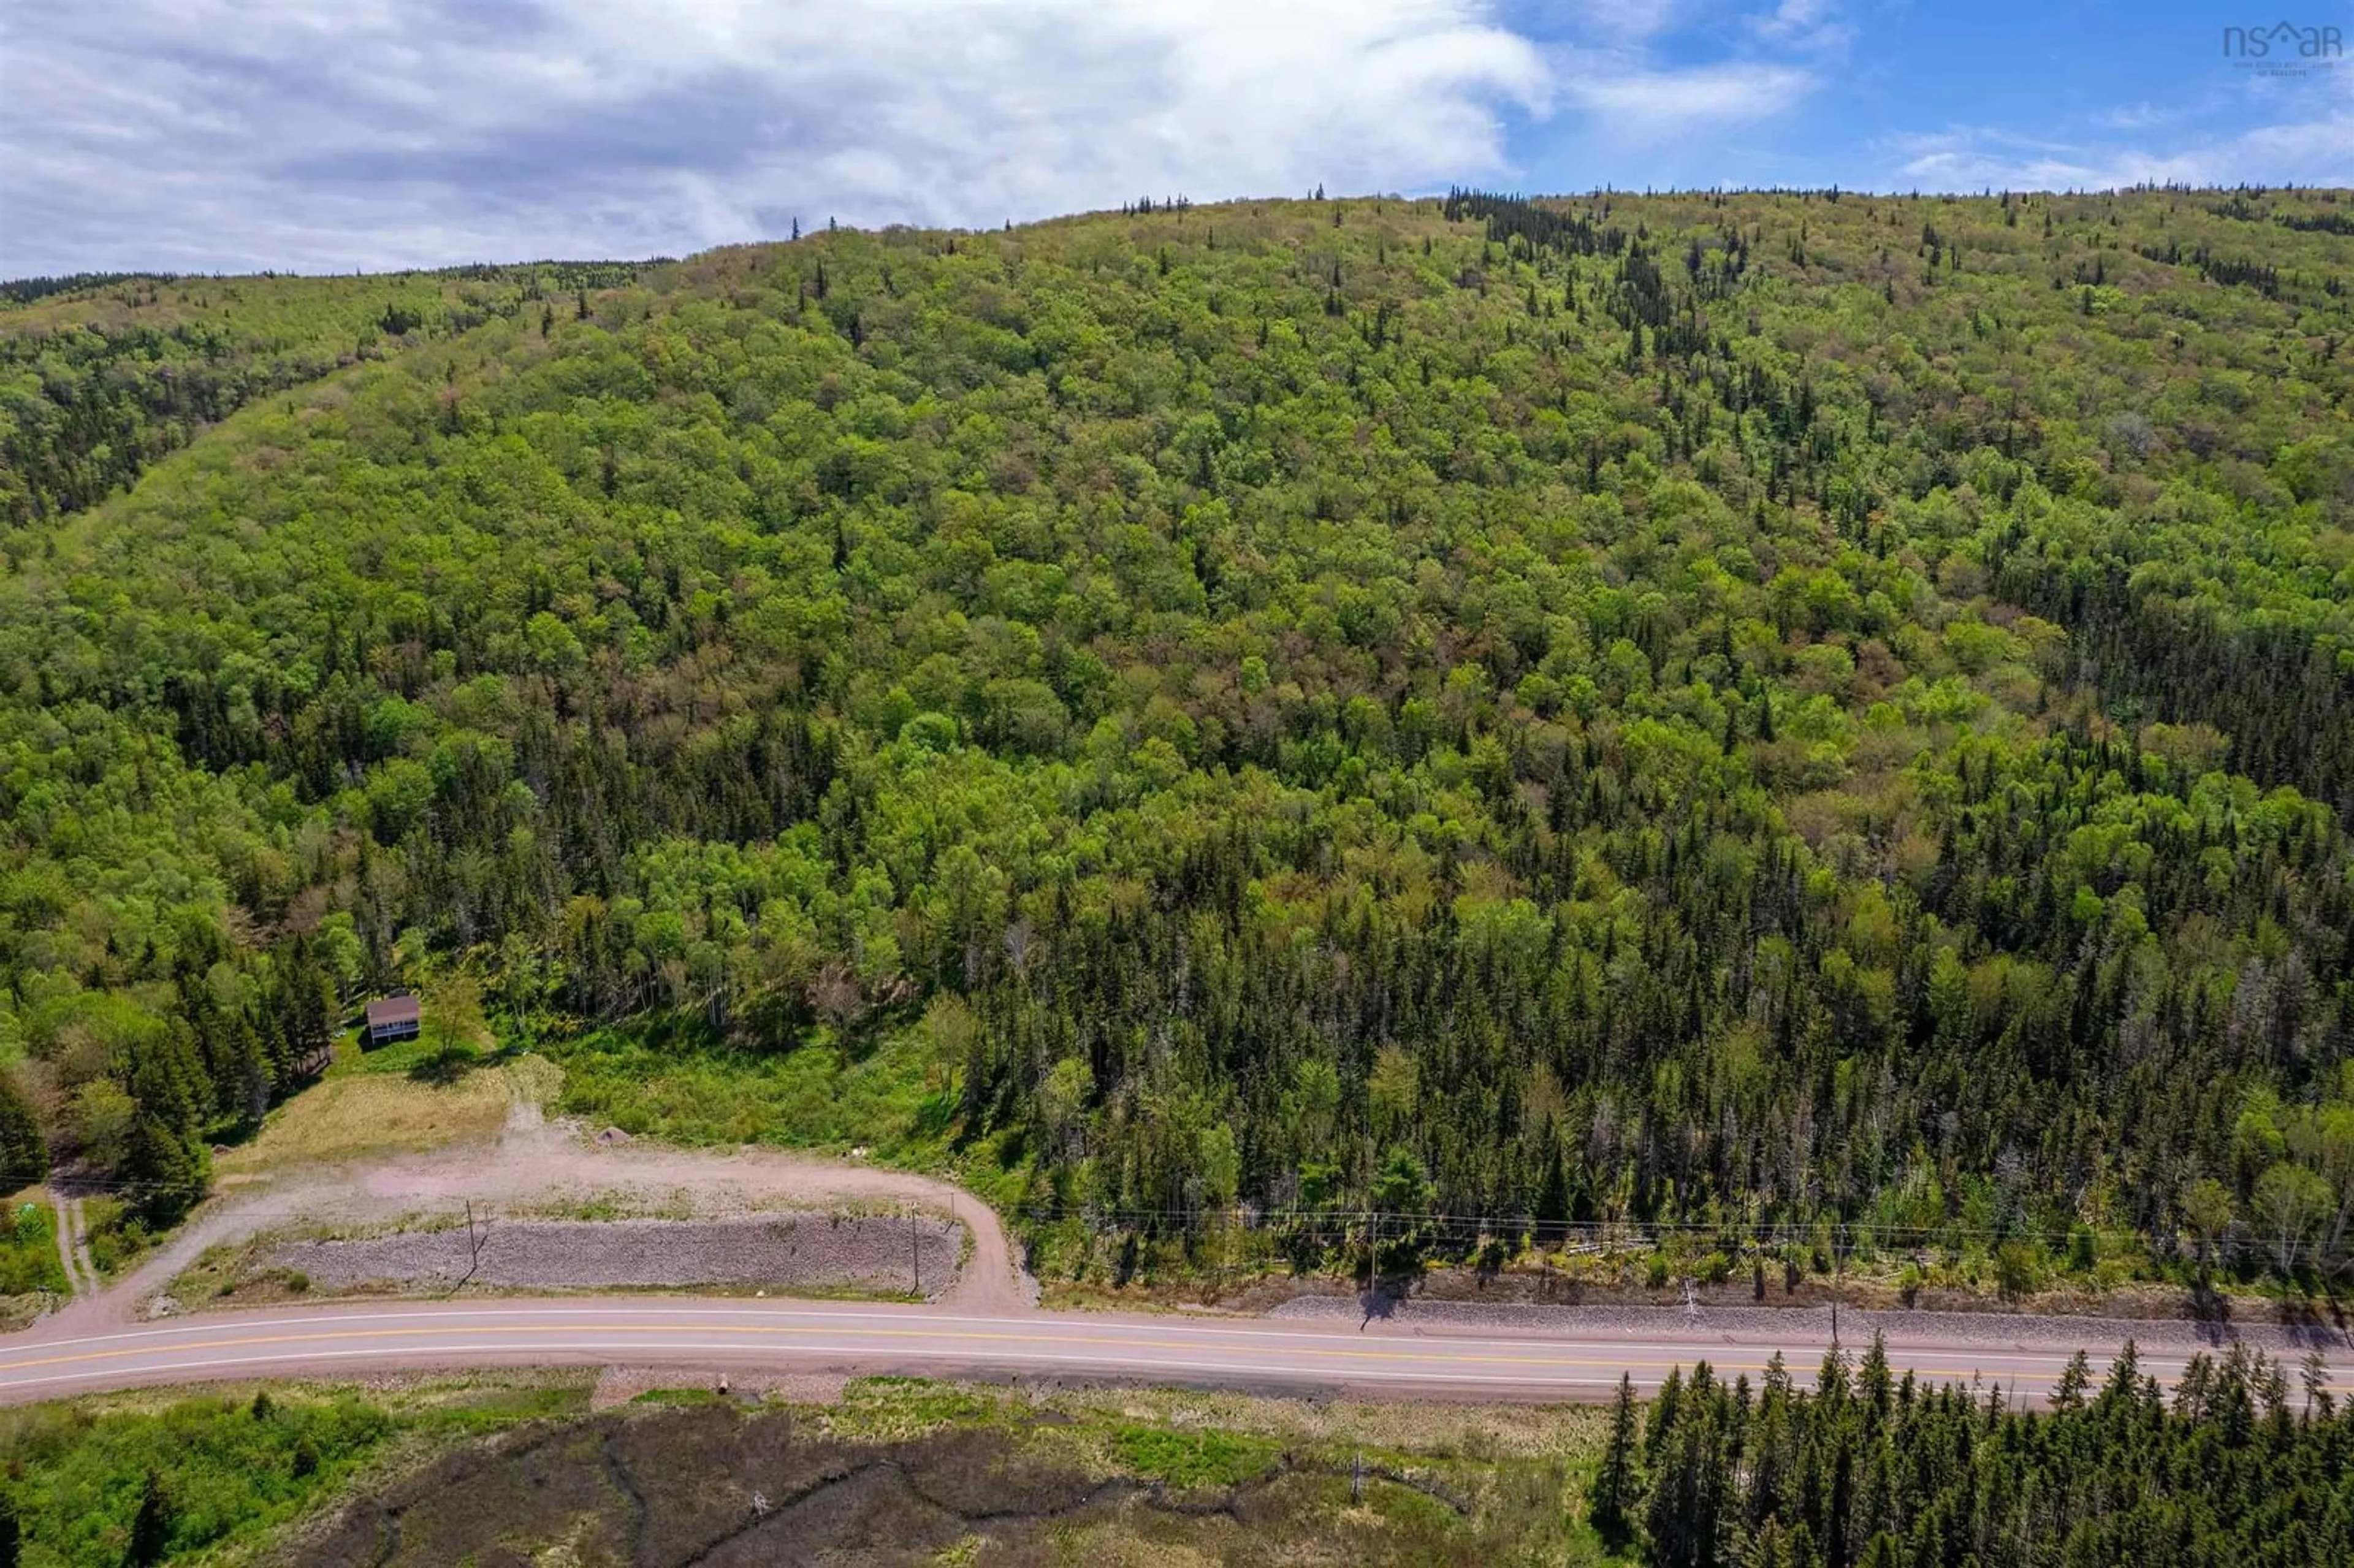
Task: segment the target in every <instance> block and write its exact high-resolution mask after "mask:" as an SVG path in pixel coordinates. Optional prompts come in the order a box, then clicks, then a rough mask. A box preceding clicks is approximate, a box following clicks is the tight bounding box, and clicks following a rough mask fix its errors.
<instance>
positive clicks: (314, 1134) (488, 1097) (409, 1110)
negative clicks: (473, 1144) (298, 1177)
mask: <svg viewBox="0 0 2354 1568" xmlns="http://www.w3.org/2000/svg"><path fill="white" fill-rule="evenodd" d="M515 1094H516V1084H515V1081H514V1068H512V1067H501V1066H490V1067H484V1068H482V1069H479V1070H477V1071H474V1072H471V1073H466V1074H463V1075H460V1076H459V1077H457V1078H456V1079H455V1080H454V1081H451V1082H449V1083H446V1084H432V1083H427V1082H423V1081H420V1080H419V1079H416V1078H412V1077H410V1076H408V1074H407V1072H406V1071H405V1070H404V1069H403V1068H402V1067H401V1066H400V1065H398V1064H397V1063H391V1062H386V1063H381V1064H379V1063H378V1062H376V1061H375V1060H374V1059H370V1060H368V1061H366V1062H365V1063H355V1064H353V1065H349V1066H348V1067H346V1066H344V1065H341V1064H339V1065H338V1068H337V1070H335V1071H334V1072H331V1073H330V1074H329V1075H328V1076H327V1077H326V1079H325V1080H324V1081H323V1082H322V1083H320V1084H317V1085H315V1086H313V1087H311V1088H309V1089H306V1090H304V1091H303V1092H302V1093H301V1094H299V1095H296V1096H295V1097H292V1099H290V1100H288V1101H287V1102H286V1103H285V1104H284V1105H282V1106H280V1107H278V1108H277V1109H275V1110H273V1111H271V1112H270V1116H269V1118H268V1120H266V1121H265V1122H264V1123H263V1124H262V1128H261V1130H260V1132H258V1133H256V1134H255V1135H254V1136H253V1137H252V1138H251V1139H249V1140H248V1141H246V1142H244V1143H241V1144H239V1145H237V1146H236V1147H234V1148H231V1149H228V1150H224V1151H223V1152H222V1153H221V1154H220V1155H219V1156H218V1157H217V1158H216V1159H215V1160H214V1162H213V1170H214V1174H215V1176H216V1178H217V1181H219V1183H220V1184H221V1185H222V1186H224V1187H235V1186H237V1185H239V1184H240V1183H244V1182H249V1181H261V1180H265V1179H267V1178H270V1177H273V1176H278V1175H282V1174H285V1173H287V1172H288V1171H295V1170H300V1169H302V1168H305V1167H310V1166H316V1165H333V1164H337V1163H341V1162H345V1161H349V1160H366V1159H373V1158H378V1157H381V1156H384V1155H387V1154H399V1153H408V1152H412V1151H414V1150H425V1149H437V1148H440V1147H441V1146H443V1145H446V1144H451V1143H457V1142H461V1141H462V1140H465V1139H476V1138H490V1137H494V1136H496V1134H497V1133H498V1131H499V1129H500V1128H502V1127H504V1126H505V1125H506V1119H507V1107H508V1106H509V1104H510V1103H511V1102H512V1101H513V1100H514V1097H515Z"/></svg>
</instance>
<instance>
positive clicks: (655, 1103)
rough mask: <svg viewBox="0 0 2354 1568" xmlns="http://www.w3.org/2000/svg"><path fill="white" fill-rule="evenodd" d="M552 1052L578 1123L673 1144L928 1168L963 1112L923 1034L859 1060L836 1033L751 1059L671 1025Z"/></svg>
mask: <svg viewBox="0 0 2354 1568" xmlns="http://www.w3.org/2000/svg"><path fill="white" fill-rule="evenodd" d="M546 1049H547V1050H548V1053H549V1054H550V1055H551V1056H552V1057H553V1058H554V1059H555V1060H556V1061H557V1063H558V1064H559V1065H561V1066H562V1067H563V1069H564V1075H565V1077H564V1090H563V1094H562V1097H561V1098H560V1100H559V1101H558V1105H559V1107H560V1108H561V1109H563V1110H564V1111H565V1112H566V1113H567V1114H569V1115H575V1116H580V1117H583V1118H588V1119H589V1120H591V1121H595V1122H599V1123H604V1124H607V1125H610V1126H613V1127H618V1128H620V1129H621V1130H622V1131H624V1132H627V1133H630V1134H631V1135H632V1136H648V1135H651V1136H652V1137H657V1138H663V1139H669V1140H671V1141H672V1142H673V1143H684V1144H726V1143H766V1144H773V1145H777V1146H780V1147H784V1148H792V1149H818V1150H837V1151H839V1150H846V1149H850V1148H853V1147H865V1148H867V1149H869V1150H871V1151H872V1152H873V1154H874V1155H875V1157H876V1158H877V1159H882V1160H892V1161H895V1162H903V1163H904V1162H908V1161H911V1160H913V1161H917V1162H921V1161H923V1160H927V1159H930V1160H937V1159H938V1158H939V1157H940V1156H941V1154H942V1153H943V1151H944V1150H945V1148H946V1140H947V1136H948V1132H949V1122H950V1120H951V1118H952V1116H953V1113H954V1110H955V1101H954V1098H953V1097H952V1096H950V1095H949V1091H948V1090H947V1089H946V1088H945V1086H943V1085H942V1084H941V1083H940V1082H939V1081H938V1074H937V1072H936V1071H935V1067H936V1064H935V1063H934V1062H933V1060H932V1052H931V1048H930V1046H929V1045H928V1043H927V1042H926V1040H925V1039H924V1037H923V1035H922V1033H921V1032H920V1031H913V1030H911V1031H903V1032H901V1033H896V1034H893V1035H890V1036H887V1037H886V1038H885V1039H884V1040H882V1041H881V1042H880V1043H878V1044H875V1045H874V1046H873V1047H872V1048H870V1049H864V1050H862V1051H858V1052H855V1053H853V1052H846V1051H844V1050H843V1049H842V1047H841V1046H840V1045H838V1044H835V1043H834V1042H833V1040H832V1037H831V1036H830V1035H829V1034H828V1033H826V1032H824V1031H818V1032H816V1033H815V1034H814V1036H813V1037H812V1038H811V1040H810V1041H808V1042H807V1043H805V1044H801V1045H799V1046H797V1047H795V1048H794V1049H792V1050H790V1051H774V1052H751V1051H737V1050H731V1049H728V1048H726V1047H724V1046H719V1045H714V1044H706V1043H698V1041H697V1040H696V1039H695V1037H694V1036H693V1035H692V1034H684V1033H673V1032H671V1031H668V1030H664V1029H662V1028H659V1027H649V1028H646V1029H640V1030H600V1031H597V1032H594V1033H588V1034H585V1035H582V1036H580V1037H579V1038H578V1039H574V1040H569V1041H564V1042H559V1043H551V1044H549V1045H548V1046H547V1047H546Z"/></svg>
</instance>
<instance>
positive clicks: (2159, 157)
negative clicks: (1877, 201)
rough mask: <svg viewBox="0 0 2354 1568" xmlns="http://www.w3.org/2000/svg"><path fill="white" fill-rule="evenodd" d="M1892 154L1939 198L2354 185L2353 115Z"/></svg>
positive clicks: (1936, 138) (1946, 142)
mask: <svg viewBox="0 0 2354 1568" xmlns="http://www.w3.org/2000/svg"><path fill="white" fill-rule="evenodd" d="M1891 146H1892V149H1893V151H1894V152H1895V153H1896V154H1897V155H1898V157H1899V158H1900V160H1901V162H1900V163H1899V164H1898V165H1897V166H1898V168H1899V170H1900V171H1901V172H1902V173H1903V174H1904V175H1908V176H1910V177H1911V178H1912V179H1914V180H1915V181H1917V182H1919V183H1920V184H1921V185H1925V186H1928V187H1930V188H1932V189H1935V190H1980V189H1987V188H1995V189H2008V190H2066V189H2073V190H2108V189H2113V188H2117V187H2122V186H2126V185H2167V184H2174V185H2236V184H2242V183H2250V184H2264V185H2354V112H2349V111H2343V110H2338V111H2325V112H2321V113H2319V114H2317V116H2316V117H2315V118H2312V119H2308V120H2299V121H2292V122H2283V123H2280V124H2274V125H2260V126H2256V127H2254V128H2253V129H2251V130H2247V131H2243V132H2239V133H2237V134H2234V135H2229V136H2223V137H2220V138H2216V139H2213V140H2210V141H2205V142H2198V143H2189V144H2186V145H2183V146H2179V147H2175V148H2172V149H2169V150H2163V151H2161V150H2157V149H2153V148H2148V147H2133V146H2118V145H2099V144H2085V143H2048V142H2034V141H2030V140H2027V139H2025V138H2021V137H2015V136H2009V135H2005V134H2003V133H2001V132H1993V131H1986V130H1967V131H1954V132H1941V133H1938V134H1935V135H1930V136H1917V137H1907V138H1900V139H1898V140H1897V141H1895V142H1893V143H1891Z"/></svg>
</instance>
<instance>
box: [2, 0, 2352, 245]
mask: <svg viewBox="0 0 2354 1568" xmlns="http://www.w3.org/2000/svg"><path fill="white" fill-rule="evenodd" d="M2244 8H2245V6H2244V5H2243V4H2240V3H2238V0H2233V3H2232V4H2231V5H2228V6H2227V5H2224V4H2220V3H2213V0H2211V3H2209V4H2203V5H2200V4H2184V3H2182V0H2137V3H2131V4H2127V3H2104V4H2090V3H2081V4H2071V3H2069V0H2036V3H2025V0H1745V3H1743V0H1667V3H1665V4H1642V3H1639V0H1526V3H1505V0H1498V3H1495V4H1488V3H1483V0H234V3H230V0H6V4H5V5H0V276H22V275H25V274H27V273H43V272H67V271H78V270H98V269H133V268H160V269H172V270H249V269H257V268H264V267H277V268H281V269H292V270H348V269H352V268H360V267H365V268H369V269H376V268H386V267H398V266H408V265H419V264H440V263H448V262H457V261H467V260H524V259H531V258H539V257H547V256H562V257H589V256H596V257H606V256H632V257H634V256H645V255H653V254H670V255H679V254H684V253H686V252H688V251H692V250H695V249H702V248H704V247H706V246H710V245H716V244H721V243H725V242H727V241H731V240H741V239H753V238H766V237H772V236H779V235H781V234H783V233H784V232H785V231H786V230H787V229H788V228H789V227H790V224H791V222H792V221H793V219H794V218H796V217H799V218H800V219H801V221H802V222H803V223H804V224H811V223H822V222H823V221H824V220H825V219H826V218H827V217H838V218H839V219H841V220H842V221H843V222H845V223H858V224H877V223H885V222H892V221H907V222H915V223H925V224H960V225H992V226H993V225H995V224H998V223H1001V222H1002V221H1004V220H1006V219H1008V218H1012V219H1014V220H1016V221H1019V220H1022V219H1024V218H1031V217H1044V216H1047V215H1051V214H1054V213H1058V212H1067V211H1072V210H1075V209H1082V208H1090V207H1108V206H1113V205H1116V204H1118V203H1119V202H1120V201H1122V200H1125V199H1128V198H1130V197H1133V196H1141V195H1151V196H1156V197H1157V196H1168V195H1172V194H1177V193H1181V192H1182V193H1183V194H1185V195H1188V196H1193V197H1194V198H1196V199H1212V198H1215V197H1220V196H1240V195H1267V194H1287V193H1297V192H1305V191H1306V190H1307V189H1309V188H1310V186H1312V185H1317V184H1319V183H1321V184H1322V185H1325V186H1326V187H1327V188H1328V189H1329V190H1331V191H1333V192H1335V193H1343V192H1360V191H1370V190H1384V191H1406V192H1416V191H1427V190H1431V189H1436V188H1443V187H1445V186H1446V185H1448V184H1449V183H1452V182H1458V181H1459V182H1463V183H1467V184H1479V185H1491V186H1498V187H1503V188H1511V189H1519V190H1526V191H1564V190H1585V189H1590V188H1592V187H1594V186H1596V185H1617V186H1620V187H1622V188H1640V187H1643V186H1646V185H1671V184H1672V185H1712V184H1723V185H1765V184H1775V185H1830V184H1838V185H1842V186H1845V187H1848V188H1850V189H1895V190H1907V189H1914V188H1919V189H1924V190H1927V189H1967V190H1976V189H1978V188H1980V187H1981V186H1989V185H1990V186H1996V187H2001V186H2006V185H2009V186H2021V187H2026V186H2033V187H2044V188H2057V187H2068V186H2076V187H2088V186H2098V185H2113V184H2129V183H2133V182H2137V181H2143V180H2178V181H2190V182H2195V183H2229V182H2241V181H2246V182H2255V183H2272V184H2281V183H2296V184H2336V185H2348V184H2354V57H2347V56H2344V55H2341V56H2339V57H2338V58H2336V59H2335V60H2334V61H2331V62H2328V63H2327V64H2326V65H2322V66H2319V67H2317V68H2316V69H2308V70H2306V71H2304V72H2302V73H2300V74H2276V73H2268V72H2266V71H2263V70H2259V69H2254V68H2253V64H2252V62H2247V61H2234V60H2232V59H2231V58H2227V57H2226V55H2225V51H2224V48H2223V40H2222V28H2223V26H2224V24H2225V23H2226V21H2228V20H2236V21H2247V20H2251V19H2252V18H2249V17H2241V16H2236V15H2232V16H2227V15H2226V11H2227V10H2229V11H2231V12H2233V13H2236V12H2237V11H2239V10H2242V9H2244ZM2266 15H2267V16H2269V15H2270V13H2266ZM2285 15H2286V16H2288V19H2289V20H2291V21H2292V22H2295V23H2298V24H2301V25H2310V26H2336V27H2337V28H2338V30H2339V33H2340V35H2341V37H2345V38H2347V39H2349V40H2354V5H2349V3H2348V0H2291V4H2290V10H2289V11H2288V12H2287V13H2285ZM2282 58H2291V59H2293V58H2294V47H2293V45H2292V44H2290V43H2289V42H2286V41H2282V42H2276V43H2275V44H2274V46H2273V50H2272V57H2271V58H2270V59H2269V60H2268V61H2267V62H2266V63H2277V62H2278V61H2279V60H2281V59H2282Z"/></svg>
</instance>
